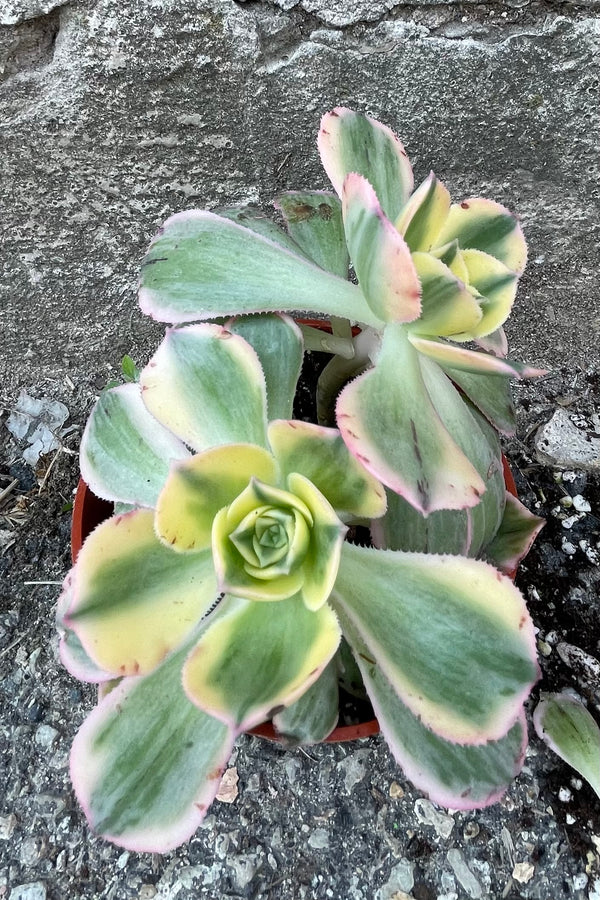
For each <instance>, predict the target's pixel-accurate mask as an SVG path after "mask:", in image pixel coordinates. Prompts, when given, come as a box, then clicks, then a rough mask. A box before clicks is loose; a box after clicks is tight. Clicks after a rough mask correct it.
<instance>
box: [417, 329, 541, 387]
mask: <svg viewBox="0 0 600 900" xmlns="http://www.w3.org/2000/svg"><path fill="white" fill-rule="evenodd" d="M409 339H410V342H411V344H412V345H413V347H415V348H416V349H417V350H418V351H419V353H423V354H424V355H425V356H428V357H430V358H431V359H434V360H435V361H436V362H437V363H438V364H439V365H440V366H444V367H449V368H452V369H460V370H461V371H463V372H471V373H473V374H475V375H508V376H510V377H512V378H536V377H538V376H540V375H546V374H547V372H546V369H534V368H533V367H532V366H527V365H524V364H523V363H519V362H512V361H511V360H509V359H501V358H500V357H498V356H492V355H491V354H490V353H484V352H483V351H482V350H468V349H467V348H466V347H460V346H457V345H456V344H450V343H448V342H447V341H436V340H435V339H433V338H425V337H420V336H419V335H417V334H411V335H410V338H409Z"/></svg>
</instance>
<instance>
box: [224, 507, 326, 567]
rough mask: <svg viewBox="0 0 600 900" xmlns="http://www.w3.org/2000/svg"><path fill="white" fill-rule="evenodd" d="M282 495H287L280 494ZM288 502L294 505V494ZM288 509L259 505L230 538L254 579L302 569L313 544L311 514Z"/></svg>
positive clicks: (307, 511)
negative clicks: (311, 539)
mask: <svg viewBox="0 0 600 900" xmlns="http://www.w3.org/2000/svg"><path fill="white" fill-rule="evenodd" d="M281 493H282V494H284V493H285V492H283V491H281ZM286 499H289V500H290V501H292V502H294V499H295V498H293V497H292V496H291V494H288V495H287V497H286ZM295 503H296V508H294V507H291V508H290V506H288V508H286V507H284V506H259V507H258V508H257V509H253V510H252V512H250V513H248V515H246V516H244V518H243V519H242V521H241V522H240V524H239V525H238V526H237V528H235V529H234V531H232V532H231V534H230V535H229V540H230V541H231V542H232V543H233V544H234V546H235V547H236V548H237V550H238V551H239V553H240V556H241V557H242V558H243V560H244V563H243V565H244V569H245V570H246V572H247V573H248V574H249V575H252V576H253V577H254V578H262V579H269V578H277V577H278V576H279V575H282V574H285V575H287V574H288V573H289V572H291V571H292V570H293V569H294V568H295V567H297V566H299V565H300V564H301V563H302V562H303V561H304V557H305V556H306V551H307V549H308V545H309V542H310V527H311V526H312V516H311V515H310V511H309V510H308V509H307V508H306V507H304V510H300V509H298V508H297V505H298V501H295Z"/></svg>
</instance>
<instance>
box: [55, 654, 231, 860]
mask: <svg viewBox="0 0 600 900" xmlns="http://www.w3.org/2000/svg"><path fill="white" fill-rule="evenodd" d="M189 647H190V644H189V643H188V644H187V646H185V647H184V648H183V649H182V650H180V651H178V652H177V653H174V654H172V655H171V656H169V657H168V658H167V659H166V660H165V661H164V662H163V663H162V665H161V666H159V668H158V669H156V670H155V671H154V672H153V673H152V674H151V675H147V676H146V677H144V678H126V679H124V680H123V681H122V682H121V684H119V685H118V686H117V687H115V688H114V690H112V691H111V692H110V693H109V694H108V696H107V697H105V699H104V700H103V701H102V702H101V703H100V705H99V706H97V707H96V709H94V711H93V712H92V713H91V714H90V715H89V716H88V718H87V719H86V721H85V722H84V724H83V726H82V727H81V729H80V730H79V733H78V734H77V736H76V738H75V741H74V743H73V748H72V751H71V778H72V780H73V785H74V787H75V793H76V794H77V799H78V800H79V802H80V804H81V806H82V807H83V809H84V811H85V814H86V816H87V818H88V821H89V823H90V825H91V827H92V828H93V829H94V830H95V831H96V832H97V833H98V834H100V835H101V836H102V837H104V838H105V839H107V840H109V841H111V842H112V843H114V844H117V845H118V846H120V847H126V848H127V849H128V850H133V851H137V852H143V853H167V852H168V851H169V850H172V849H173V848H174V847H177V846H178V845H179V844H181V843H183V842H184V841H186V840H187V839H188V838H190V837H191V835H192V834H193V833H194V831H195V830H196V828H197V827H198V825H199V824H200V822H201V821H202V819H203V818H204V815H205V812H206V809H207V808H208V806H209V805H210V803H211V802H212V800H213V798H214V796H215V794H216V792H217V790H218V788H219V784H220V780H221V773H222V771H223V769H224V768H225V764H226V762H227V760H228V758H229V756H230V754H231V750H232V747H233V741H234V735H233V734H232V732H231V730H230V729H229V728H227V727H226V726H225V725H224V724H223V723H222V722H219V721H217V720H216V719H214V718H212V717H211V716H208V715H206V713H204V712H202V711H201V710H199V709H198V708H197V707H196V706H195V705H194V704H193V703H190V701H189V700H188V698H187V697H186V696H185V694H184V692H183V688H182V686H181V669H182V666H183V663H184V660H185V656H186V654H187V653H188V652H189Z"/></svg>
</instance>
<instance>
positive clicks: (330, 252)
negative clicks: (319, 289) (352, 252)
mask: <svg viewBox="0 0 600 900" xmlns="http://www.w3.org/2000/svg"><path fill="white" fill-rule="evenodd" d="M275 206H276V208H277V209H279V210H280V211H281V213H282V215H283V217H284V219H285V223H286V225H287V228H288V231H289V233H290V235H291V236H292V238H294V240H295V241H296V242H297V243H298V244H299V245H300V247H301V248H302V250H303V251H304V252H305V253H306V255H307V256H308V257H309V258H310V259H312V261H313V262H315V263H316V264H317V265H318V266H320V267H321V268H322V269H325V270H326V271H327V272H333V274H334V275H337V276H338V277H339V278H348V265H349V263H350V258H349V256H348V248H347V247H346V239H345V236H344V223H343V222H342V204H341V203H340V201H339V199H338V198H337V197H336V196H335V195H334V194H328V193H325V192H324V191H286V192H285V194H280V195H279V196H278V197H277V198H276V199H275Z"/></svg>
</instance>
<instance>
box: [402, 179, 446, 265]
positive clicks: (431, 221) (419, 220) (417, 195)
mask: <svg viewBox="0 0 600 900" xmlns="http://www.w3.org/2000/svg"><path fill="white" fill-rule="evenodd" d="M449 210H450V193H449V191H448V189H447V188H446V187H445V186H444V185H443V184H442V182H441V181H439V180H438V179H437V178H436V177H435V175H434V174H433V172H431V173H430V174H429V176H428V178H426V179H425V181H424V182H423V184H422V185H420V187H418V188H417V190H416V191H415V192H414V194H413V195H412V196H411V198H410V199H409V201H408V203H407V204H406V205H405V206H404V207H403V208H402V211H401V213H400V215H399V216H398V218H397V219H396V223H395V224H396V228H397V229H398V231H399V232H400V234H402V235H404V240H405V241H406V243H407V244H408V246H409V247H410V249H411V251H415V250H423V251H424V252H428V251H429V250H431V248H432V247H434V246H436V239H437V236H438V234H439V233H440V231H441V228H442V225H443V224H444V221H445V220H446V216H447V215H448V212H449Z"/></svg>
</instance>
